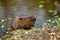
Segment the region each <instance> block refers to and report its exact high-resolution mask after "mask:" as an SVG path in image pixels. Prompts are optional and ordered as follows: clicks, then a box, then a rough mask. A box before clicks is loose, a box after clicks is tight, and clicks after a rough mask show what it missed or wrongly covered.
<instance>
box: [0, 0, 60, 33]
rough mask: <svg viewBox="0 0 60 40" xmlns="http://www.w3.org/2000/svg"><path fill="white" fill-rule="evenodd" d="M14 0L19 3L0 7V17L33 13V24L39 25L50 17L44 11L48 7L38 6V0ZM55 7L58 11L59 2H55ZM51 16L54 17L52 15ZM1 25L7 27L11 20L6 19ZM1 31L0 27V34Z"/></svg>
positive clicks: (59, 7)
mask: <svg viewBox="0 0 60 40" xmlns="http://www.w3.org/2000/svg"><path fill="white" fill-rule="evenodd" d="M16 1H17V2H18V3H20V4H19V5H17V6H12V5H10V6H8V5H7V4H6V5H7V6H8V7H6V6H4V7H3V8H0V19H2V18H6V19H7V17H8V15H10V16H11V17H16V16H22V15H33V16H35V17H36V23H35V26H37V27H41V26H42V24H43V23H44V22H47V21H46V20H47V19H46V18H47V17H50V16H47V14H48V13H47V12H46V11H47V10H48V9H47V8H46V6H45V8H39V7H38V5H39V3H38V2H39V0H32V2H31V1H30V0H16ZM47 3H48V2H47ZM44 5H45V4H44ZM52 8H53V7H52ZM56 9H57V10H58V11H60V4H56ZM45 17H46V18H45ZM51 18H54V16H53V17H51ZM1 25H2V24H1ZM3 25H5V29H7V27H8V26H9V25H11V21H8V20H7V22H6V23H4V24H3ZM5 31H6V30H5ZM3 32H4V31H2V29H1V28H0V34H2V33H3Z"/></svg>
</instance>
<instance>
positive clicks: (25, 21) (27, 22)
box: [12, 16, 36, 30]
mask: <svg viewBox="0 0 60 40" xmlns="http://www.w3.org/2000/svg"><path fill="white" fill-rule="evenodd" d="M35 21H36V18H35V17H33V16H21V17H18V16H17V17H16V18H15V19H14V20H13V22H12V30H15V29H18V28H21V29H25V28H27V29H28V28H31V27H33V26H34V24H35Z"/></svg>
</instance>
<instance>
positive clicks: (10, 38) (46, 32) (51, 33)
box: [0, 27, 60, 40]
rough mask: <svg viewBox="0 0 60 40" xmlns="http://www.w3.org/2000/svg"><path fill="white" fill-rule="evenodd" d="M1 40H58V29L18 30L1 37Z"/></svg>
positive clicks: (59, 36) (59, 33) (59, 37)
mask: <svg viewBox="0 0 60 40" xmlns="http://www.w3.org/2000/svg"><path fill="white" fill-rule="evenodd" d="M0 39H1V40H60V30H59V28H58V27H43V28H35V27H33V28H32V29H30V30H22V29H18V30H15V31H12V32H11V33H10V34H7V35H4V36H2V38H0Z"/></svg>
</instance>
